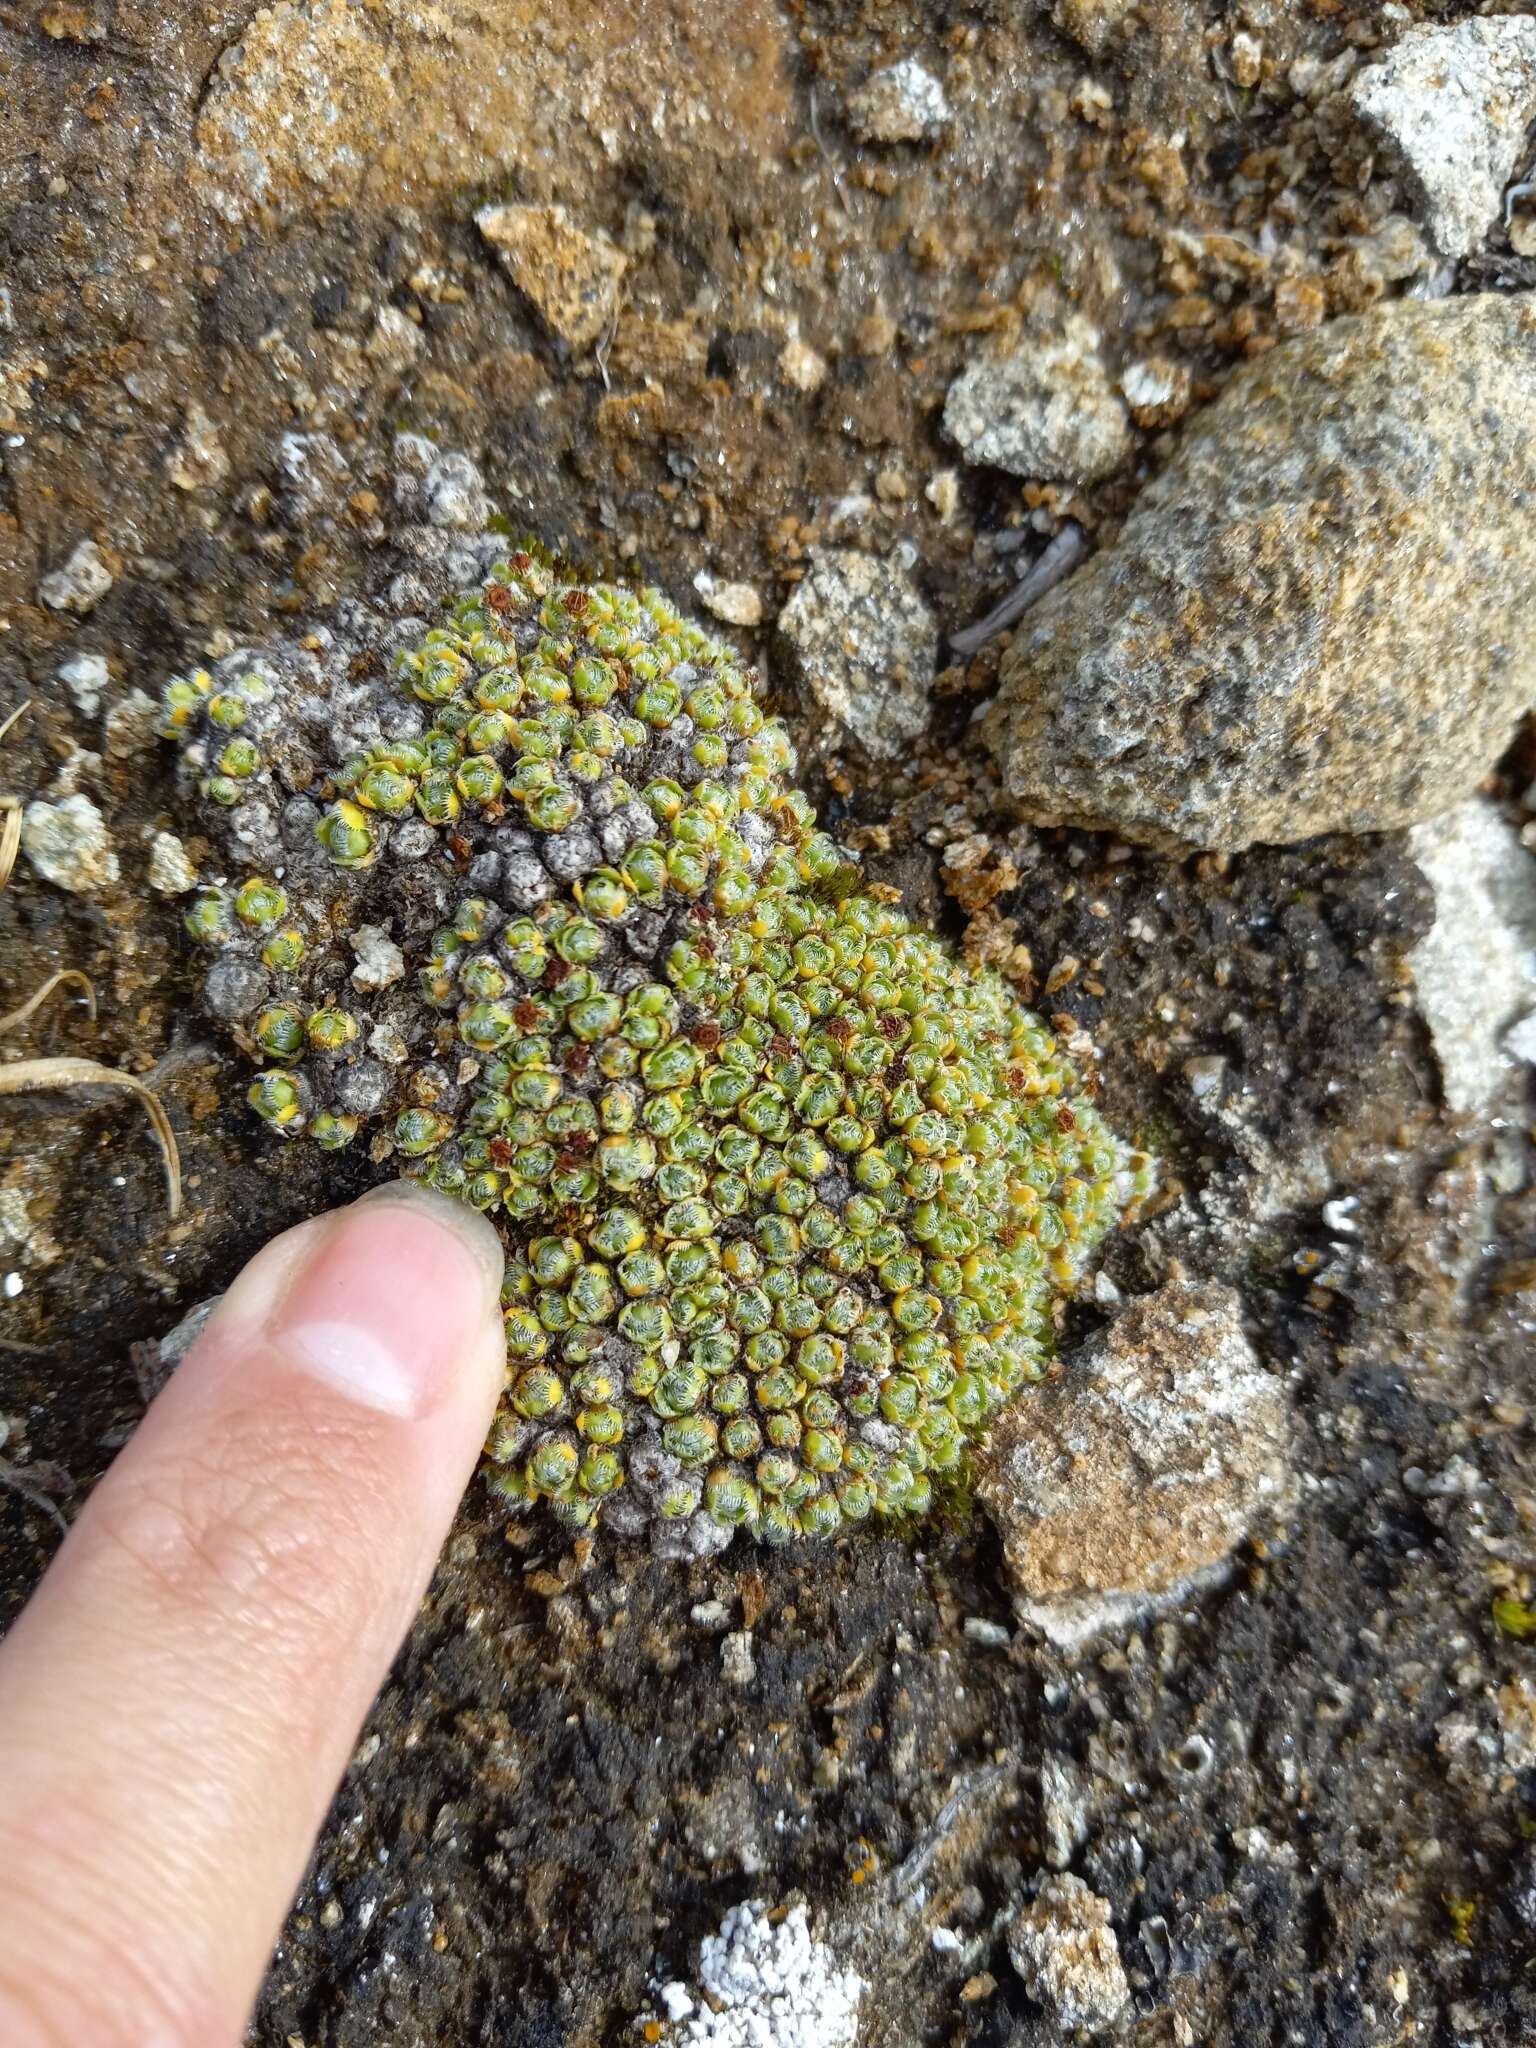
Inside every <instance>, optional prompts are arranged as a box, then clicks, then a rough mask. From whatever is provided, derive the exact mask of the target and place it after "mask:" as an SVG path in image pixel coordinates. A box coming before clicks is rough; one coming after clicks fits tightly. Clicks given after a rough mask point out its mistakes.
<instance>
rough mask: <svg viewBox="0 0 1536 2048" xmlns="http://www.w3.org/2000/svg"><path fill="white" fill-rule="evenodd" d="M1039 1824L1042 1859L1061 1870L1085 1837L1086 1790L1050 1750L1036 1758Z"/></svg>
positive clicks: (1074, 1772)
mask: <svg viewBox="0 0 1536 2048" xmlns="http://www.w3.org/2000/svg"><path fill="white" fill-rule="evenodd" d="M1040 1825H1041V1831H1042V1833H1043V1834H1044V1836H1045V1860H1046V1862H1047V1863H1049V1864H1050V1866H1051V1868H1052V1870H1065V1869H1066V1867H1067V1865H1068V1864H1069V1863H1070V1862H1071V1861H1072V1858H1073V1857H1074V1856H1075V1855H1076V1854H1077V1852H1078V1850H1079V1849H1080V1848H1081V1847H1082V1846H1083V1844H1084V1842H1086V1841H1087V1839H1088V1791H1087V1787H1086V1785H1085V1784H1084V1782H1083V1777H1082V1773H1081V1772H1080V1771H1079V1770H1078V1769H1077V1768H1076V1766H1075V1765H1074V1764H1072V1763H1071V1762H1070V1760H1069V1759H1068V1758H1066V1757H1063V1756H1056V1755H1054V1754H1052V1753H1051V1752H1050V1751H1047V1752H1046V1754H1045V1755H1044V1756H1042V1757H1041V1759H1040Z"/></svg>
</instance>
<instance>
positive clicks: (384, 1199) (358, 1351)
mask: <svg viewBox="0 0 1536 2048" xmlns="http://www.w3.org/2000/svg"><path fill="white" fill-rule="evenodd" d="M501 1273H502V1253H501V1246H500V1244H499V1242H498V1241H497V1237H496V1233H495V1231H494V1230H493V1229H492V1228H491V1226H490V1224H489V1223H487V1222H486V1220H485V1218H484V1217H483V1216H481V1215H478V1214H477V1213H476V1212H475V1211H474V1210H473V1209H469V1208H466V1207H465V1206H464V1204H463V1203H461V1202H455V1201H453V1200H451V1199H450V1198H449V1197H448V1196H446V1195H440V1194H436V1193H434V1192H433V1190H431V1189H430V1188H423V1187H420V1186H418V1185H416V1184H415V1183H414V1182H408V1181H401V1182H391V1183H389V1184H387V1185H386V1186H384V1187H381V1188H375V1189H373V1190H372V1192H371V1193H370V1194H368V1195H366V1196H364V1198H363V1199H362V1200H361V1201H360V1202H355V1203H354V1204H353V1205H352V1207H351V1208H350V1209H345V1210H343V1211H342V1212H341V1214H340V1215H339V1216H338V1217H337V1219H336V1221H335V1223H334V1225H333V1226H332V1228H331V1229H330V1230H329V1231H328V1232H327V1233H326V1235H325V1236H324V1237H323V1238H322V1239H321V1241H320V1242H319V1243H318V1244H317V1246H316V1247H315V1250H314V1251H313V1253H312V1254H311V1255H310V1257H309V1258H308V1259H307V1260H306V1261H305V1263H304V1265H303V1266H302V1267H301V1268H300V1269H299V1271H298V1272H297V1273H296V1274H295V1275H294V1276H293V1279H292V1281H291V1283H290V1285H289V1287H288V1289H287V1291H286V1293H285V1295H284V1297H283V1299H282V1301H281V1302H280V1303H279V1304H278V1306H277V1308H276V1310H275V1312H274V1315H273V1317H272V1319H271V1321H270V1322H269V1324H268V1336H269V1337H270V1339H271V1341H272V1342H273V1344H275V1345H276V1346H277V1347H278V1349H279V1350H280V1351H281V1352H282V1353H283V1354H284V1355H285V1356H286V1357H287V1358H288V1359H290V1360H291V1362H292V1363H293V1364H294V1365H295V1366H297V1367H299V1368H300V1370H302V1371H304V1372H306V1373H308V1374H309V1375H310V1376H311V1377H313V1378H315V1379H318V1380H323V1381H324V1382H325V1383H326V1384H327V1385H329V1386H331V1387H334V1388H335V1389H336V1390H337V1391H338V1392H339V1393H342V1394H344V1395H346V1397H347V1398H348V1399H349V1400H352V1401H356V1402H357V1403H359V1405H360V1406H362V1407H365V1408H375V1409H378V1410H380V1411H382V1412H383V1413H385V1414H387V1415H399V1416H406V1417H416V1416H422V1415H426V1414H429V1413H431V1411H432V1410H433V1409H435V1408H438V1407H440V1406H441V1405H442V1403H443V1401H444V1400H445V1399H446V1398H447V1396H448V1394H449V1393H450V1392H451V1390H452V1389H453V1387H454V1384H455V1382H456V1380H457V1379H458V1378H459V1377H460V1376H461V1375H462V1374H464V1373H466V1372H473V1373H476V1374H485V1373H486V1372H487V1371H488V1365H487V1360H488V1358H489V1357H490V1356H491V1355H492V1347H491V1346H490V1345H489V1344H488V1341H487V1332H488V1330H490V1329H492V1328H494V1327H495V1326H496V1324H497V1323H499V1318H498V1317H497V1310H496V1302H497V1296H498V1294H499V1291H500V1287H501Z"/></svg>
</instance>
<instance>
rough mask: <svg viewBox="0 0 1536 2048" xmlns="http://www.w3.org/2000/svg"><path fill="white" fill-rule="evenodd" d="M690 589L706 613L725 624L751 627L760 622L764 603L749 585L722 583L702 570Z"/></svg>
mask: <svg viewBox="0 0 1536 2048" xmlns="http://www.w3.org/2000/svg"><path fill="white" fill-rule="evenodd" d="M693 587H694V589H695V590H696V591H697V592H698V593H699V600H700V602H701V603H702V605H703V606H704V609H705V611H707V612H712V613H713V614H714V616H715V617H716V618H717V619H723V620H724V621H725V623H726V625H728V626H747V627H751V626H760V625H761V624H762V623H763V600H762V599H761V598H760V597H759V596H758V594H757V592H756V591H755V590H754V589H753V588H752V585H751V584H750V583H722V582H721V581H720V579H719V577H718V576H714V575H712V574H711V573H710V571H709V570H708V569H701V570H700V571H699V573H698V575H697V576H695V577H694V579H693Z"/></svg>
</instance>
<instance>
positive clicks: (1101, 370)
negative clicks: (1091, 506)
mask: <svg viewBox="0 0 1536 2048" xmlns="http://www.w3.org/2000/svg"><path fill="white" fill-rule="evenodd" d="M1099 339H1100V338H1099V333H1098V330H1097V329H1096V328H1095V327H1094V326H1093V324H1092V323H1091V322H1090V321H1088V320H1085V319H1084V318H1083V316H1082V314H1080V313H1074V314H1073V315H1072V316H1071V317H1070V318H1069V319H1068V320H1067V321H1066V323H1065V324H1064V326H1063V327H1062V329H1061V331H1060V332H1059V333H1057V334H1028V335H1026V336H1024V338H1023V339H1022V340H1020V341H1016V342H1014V343H1013V344H1012V345H1011V346H1010V347H1009V348H1008V349H1006V350H1005V351H1003V352H1002V353H999V352H998V351H997V350H996V349H995V347H992V346H988V347H987V348H985V349H983V350H982V352H981V353H980V354H979V355H977V356H975V357H973V358H972V360H971V361H970V362H969V363H967V364H966V366H965V368H964V369H963V370H962V371H961V372H960V374H959V376H958V377H957V378H956V379H955V381H954V382H953V384H951V385H950V387H949V393H948V396H947V397H946V398H945V400H944V431H945V433H946V434H948V435H949V437H950V439H951V440H952V441H954V442H955V443H956V444H957V445H958V446H959V447H960V448H961V449H963V450H964V452H965V456H966V459H967V461H970V462H976V463H987V464H990V465H991V467H993V468H994V469H1006V470H1008V471H1009V472H1010V473H1011V474H1012V475H1014V476H1026V477H1035V478H1038V479H1040V480H1042V481H1045V482H1049V483H1073V484H1086V483H1093V482H1095V481H1096V480H1097V479H1098V478H1100V477H1106V476H1112V475H1113V474H1114V472H1115V471H1116V470H1117V469H1119V468H1120V466H1121V464H1122V463H1123V462H1125V460H1126V459H1127V457H1128V456H1129V455H1130V452H1131V425H1130V416H1129V414H1128V413H1127V411H1126V406H1125V401H1124V399H1122V398H1121V396H1120V394H1119V392H1117V391H1116V389H1115V387H1114V382H1113V380H1112V379H1111V377H1110V374H1109V371H1108V369H1107V368H1106V367H1105V363H1104V359H1103V357H1102V356H1101V355H1100V353H1099Z"/></svg>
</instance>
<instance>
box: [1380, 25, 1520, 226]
mask: <svg viewBox="0 0 1536 2048" xmlns="http://www.w3.org/2000/svg"><path fill="white" fill-rule="evenodd" d="M1350 100H1351V103H1352V105H1353V107H1354V109H1355V112H1356V114H1357V115H1358V116H1359V118H1360V120H1361V121H1362V123H1363V124H1364V125H1365V127H1366V128H1367V129H1368V130H1369V131H1370V133H1371V135H1372V136H1373V137H1374V138H1375V139H1376V140H1377V141H1378V142H1379V143H1380V144H1381V145H1382V146H1383V148H1384V150H1385V151H1386V152H1387V153H1388V155H1389V161H1391V162H1392V163H1393V164H1394V165H1395V167H1396V168H1398V169H1400V171H1401V173H1402V176H1403V181H1404V184H1405V186H1406V187H1407V192H1408V196H1409V200H1410V203H1411V204H1413V206H1414V207H1415V209H1416V210H1417V211H1418V212H1419V214H1420V216H1421V217H1422V219H1423V222H1424V226H1425V229H1426V230H1427V232H1428V234H1429V236H1430V239H1431V240H1432V241H1433V242H1434V243H1435V244H1436V246H1437V247H1438V248H1439V250H1440V253H1441V254H1442V255H1443V256H1447V257H1457V256H1466V255H1470V254H1471V252H1472V251H1473V250H1474V249H1477V248H1480V247H1481V246H1482V243H1483V240H1484V238H1485V237H1486V235H1487V233H1488V230H1489V229H1490V228H1491V227H1492V226H1493V224H1494V222H1495V221H1496V220H1497V219H1498V217H1499V211H1500V201H1501V199H1502V198H1503V193H1504V187H1505V186H1506V185H1507V184H1508V183H1509V181H1510V179H1511V178H1512V177H1513V176H1514V173H1515V170H1516V167H1517V166H1518V164H1519V161H1520V157H1521V154H1522V152H1523V151H1524V148H1525V137H1526V130H1527V128H1528V127H1529V125H1530V122H1531V121H1532V119H1533V118H1536V18H1533V17H1531V16H1530V15H1513V14H1495V15H1485V16H1482V17H1481V18H1479V19H1477V20H1474V21H1458V22H1454V23H1451V24H1450V25H1448V26H1445V27H1434V26H1430V25H1429V24H1423V25H1421V26H1419V27H1415V28H1410V29H1408V30H1407V31H1406V33H1405V34H1404V35H1403V36H1401V37H1400V38H1399V40H1398V41H1397V42H1396V43H1395V44H1394V45H1393V47H1392V48H1391V49H1390V50H1389V51H1388V52H1387V54H1386V56H1385V57H1383V58H1382V59H1381V61H1380V62H1379V63H1376V64H1370V65H1367V67H1366V68H1365V69H1364V70H1363V71H1362V72H1360V74H1359V75H1358V77H1357V78H1356V79H1355V81H1354V84H1353V86H1352V87H1351V89H1350Z"/></svg>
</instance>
